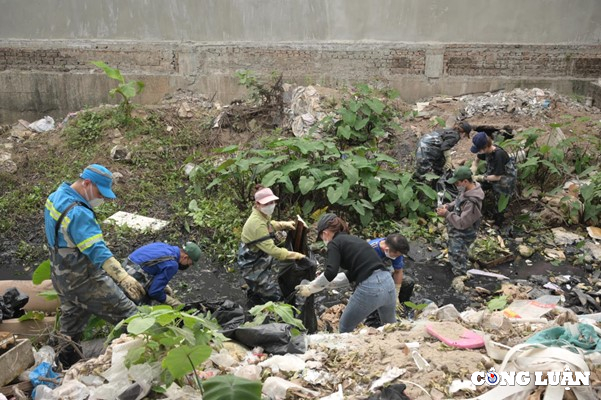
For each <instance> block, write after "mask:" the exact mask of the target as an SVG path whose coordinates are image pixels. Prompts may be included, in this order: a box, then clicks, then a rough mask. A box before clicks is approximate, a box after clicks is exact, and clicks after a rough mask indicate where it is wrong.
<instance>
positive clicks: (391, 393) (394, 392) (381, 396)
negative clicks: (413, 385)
mask: <svg viewBox="0 0 601 400" xmlns="http://www.w3.org/2000/svg"><path fill="white" fill-rule="evenodd" d="M405 389H407V386H406V385H405V384H404V383H397V384H395V385H390V386H386V387H385V388H383V389H382V390H381V391H380V393H376V394H374V395H371V396H369V397H368V398H367V400H411V399H410V398H409V397H408V396H407V395H406V394H405Z"/></svg>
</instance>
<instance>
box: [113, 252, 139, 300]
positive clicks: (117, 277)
mask: <svg viewBox="0 0 601 400" xmlns="http://www.w3.org/2000/svg"><path fill="white" fill-rule="evenodd" d="M102 269H103V270H105V271H106V273H107V274H109V276H110V277H111V278H113V280H114V281H115V282H116V283H117V284H118V285H119V286H120V287H121V289H123V291H124V292H125V294H127V297H129V298H130V299H132V300H134V301H140V300H141V299H142V297H144V295H145V294H146V291H145V290H144V287H143V286H142V285H141V284H140V282H138V281H137V280H136V279H135V278H134V277H132V276H131V275H129V274H128V273H127V272H125V270H124V269H123V267H122V266H121V264H120V263H119V261H117V259H116V258H115V257H111V258H109V259H108V260H106V261H105V262H104V264H102Z"/></svg>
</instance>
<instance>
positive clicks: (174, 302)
mask: <svg viewBox="0 0 601 400" xmlns="http://www.w3.org/2000/svg"><path fill="white" fill-rule="evenodd" d="M165 304H167V305H168V306H171V307H173V308H175V307H178V306H181V305H182V302H181V301H179V300H178V299H176V298H175V297H171V296H167V297H166V298H165Z"/></svg>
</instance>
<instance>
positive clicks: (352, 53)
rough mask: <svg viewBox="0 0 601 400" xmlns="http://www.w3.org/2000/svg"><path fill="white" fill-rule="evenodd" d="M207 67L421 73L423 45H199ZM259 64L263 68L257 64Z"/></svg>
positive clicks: (310, 73)
mask: <svg viewBox="0 0 601 400" xmlns="http://www.w3.org/2000/svg"><path fill="white" fill-rule="evenodd" d="M197 50H198V53H199V55H200V57H199V58H200V59H201V60H202V66H201V67H202V68H204V69H206V70H223V69H224V68H225V69H229V70H233V71H235V70H238V69H252V70H258V69H262V70H267V71H269V70H274V71H281V72H284V74H285V75H286V73H287V72H294V73H295V74H302V75H305V76H307V77H309V76H324V75H332V76H339V77H346V78H349V77H353V76H355V77H358V78H359V77H361V78H365V77H374V76H378V75H391V74H392V75H399V74H402V75H405V74H407V75H422V74H423V73H424V69H425V50H424V49H414V48H408V49H383V48H373V49H369V48H360V49H337V48H335V47H333V46H327V47H322V48H295V47H277V48H265V47H242V46H224V47H212V48H208V49H207V48H202V47H200V48H198V49H197ZM257 67H262V68H257Z"/></svg>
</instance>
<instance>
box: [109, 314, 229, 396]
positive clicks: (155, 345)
mask: <svg viewBox="0 0 601 400" xmlns="http://www.w3.org/2000/svg"><path fill="white" fill-rule="evenodd" d="M123 328H125V329H126V330H127V333H128V334H129V335H131V336H134V337H135V336H138V335H141V336H142V337H143V338H144V346H142V347H139V348H135V349H132V350H130V351H129V352H128V354H127V357H126V359H125V365H126V366H127V367H129V366H131V365H134V364H141V363H152V362H160V363H161V367H162V369H163V371H162V373H161V382H162V383H164V384H165V385H166V386H167V387H168V386H170V385H171V384H172V383H173V382H174V381H179V382H180V383H182V381H181V379H182V378H183V377H184V376H185V375H187V374H189V373H192V372H194V371H195V370H196V368H197V367H198V366H199V365H200V364H201V363H202V362H204V361H205V360H206V359H207V358H208V357H209V356H210V355H211V351H212V347H211V346H215V347H219V346H221V343H222V342H223V341H224V340H225V337H224V336H223V335H222V334H221V333H219V332H218V331H219V329H220V326H219V324H218V323H217V322H216V321H215V320H214V319H213V318H212V317H211V316H210V314H207V315H195V314H192V313H188V312H184V311H179V310H174V309H172V308H171V307H169V306H165V305H159V306H154V307H151V306H142V307H139V313H138V314H136V315H133V316H131V317H129V318H127V319H125V320H123V321H121V322H119V323H118V324H117V325H116V326H115V328H114V329H113V331H112V332H111V334H110V335H109V337H108V339H107V341H109V342H110V341H111V340H112V339H114V338H115V337H117V336H118V335H119V333H120V332H121V331H122V330H123ZM194 376H195V379H196V381H197V386H198V388H201V387H202V386H201V384H200V381H199V378H198V376H197V375H196V374H194Z"/></svg>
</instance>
